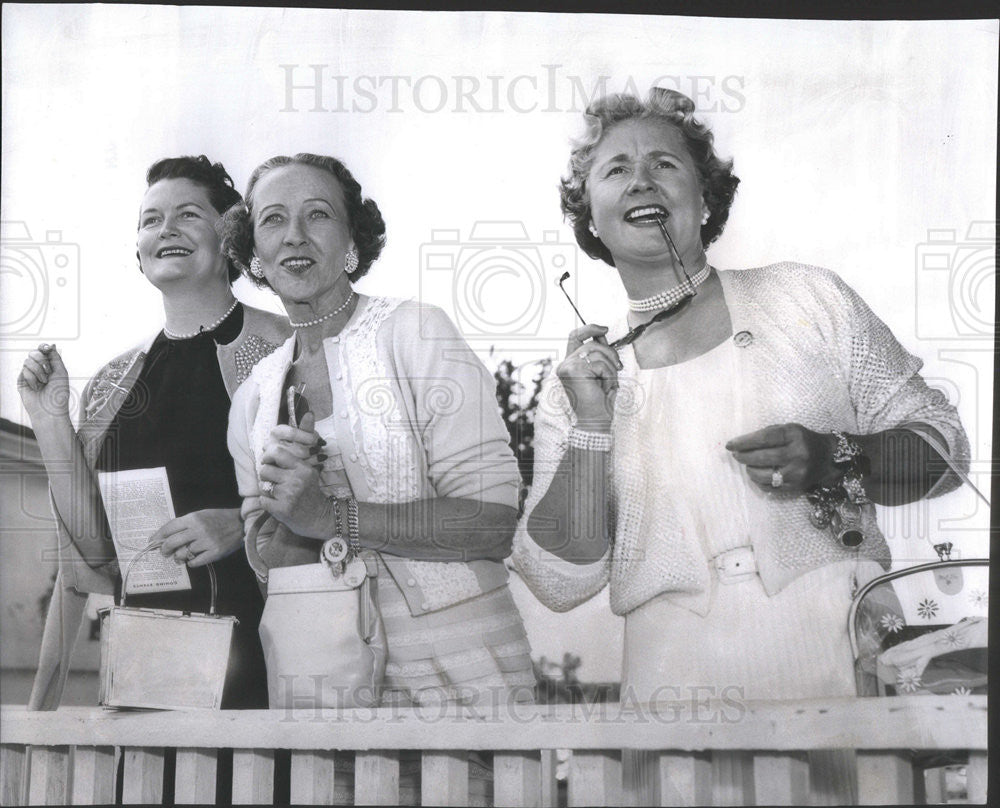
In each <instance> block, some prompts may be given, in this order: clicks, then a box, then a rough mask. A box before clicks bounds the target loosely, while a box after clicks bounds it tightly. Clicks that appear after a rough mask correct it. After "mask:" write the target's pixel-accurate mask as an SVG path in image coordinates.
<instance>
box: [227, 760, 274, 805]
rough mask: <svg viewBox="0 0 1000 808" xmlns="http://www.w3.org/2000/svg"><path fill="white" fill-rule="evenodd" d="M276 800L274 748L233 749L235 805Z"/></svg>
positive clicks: (268, 802) (269, 802)
mask: <svg viewBox="0 0 1000 808" xmlns="http://www.w3.org/2000/svg"><path fill="white" fill-rule="evenodd" d="M272 802H274V750H273V749H234V750H233V805H253V804H255V803H267V804H271V803H272Z"/></svg>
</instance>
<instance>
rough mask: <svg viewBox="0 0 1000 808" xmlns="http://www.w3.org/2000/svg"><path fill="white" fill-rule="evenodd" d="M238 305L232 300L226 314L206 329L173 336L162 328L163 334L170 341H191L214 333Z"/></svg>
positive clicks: (203, 327) (202, 327) (169, 331)
mask: <svg viewBox="0 0 1000 808" xmlns="http://www.w3.org/2000/svg"><path fill="white" fill-rule="evenodd" d="M239 304H240V301H238V300H236V299H234V300H233V305H232V306H230V307H229V308H228V309H227V310H226V313H225V314H223V315H222V316H221V317H220V318H219V319H218V320H216V321H215V322H214V323H212V324H211V325H210V326H208V327H207V328H206V327H205V326H203V325H201V326H198V330H197V331H192V332H191V333H190V334H175V333H174V332H173V331H171V330H170V329H169V328H167V327H166V326H163V333H164V334H166V335H167V336H168V337H170V339H192V338H194V337H197V336H198V335H199V334H204V333H205V332H206V331H215V329H216V328H218V327H219V326H220V325H222V323H223V321H224V320H225V319H226V318H227V317H228V316H229V315H230V314H232V313H233V312H234V311H236V307H237V306H238V305H239Z"/></svg>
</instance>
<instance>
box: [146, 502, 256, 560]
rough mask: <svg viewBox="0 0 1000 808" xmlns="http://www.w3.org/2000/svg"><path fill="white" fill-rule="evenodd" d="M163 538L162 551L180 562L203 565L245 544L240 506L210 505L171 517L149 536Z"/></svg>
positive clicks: (153, 540) (155, 539) (152, 540)
mask: <svg viewBox="0 0 1000 808" xmlns="http://www.w3.org/2000/svg"><path fill="white" fill-rule="evenodd" d="M149 541H150V543H151V544H152V543H153V542H156V541H162V542H163V546H162V547H160V552H161V553H162V554H163V555H165V556H170V557H172V558H173V559H174V561H176V562H177V563H178V564H187V565H188V566H189V567H203V566H205V564H211V563H212V562H213V561H218V560H219V559H220V558H225V557H226V556H228V555H230V554H231V553H233V552H235V551H236V550H238V549H239V548H240V547H241V546H242V544H243V522H242V521H241V520H240V509H239V508H208V509H206V510H202V511H192V512H191V513H188V514H185V515H184V516H178V517H177V518H176V519H171V520H170V521H169V522H167V523H166V524H165V525H164V526H163V527H161V528H160V529H159V530H158V531H156V533H155V534H154V535H153V537H152V538H151V539H150V540H149Z"/></svg>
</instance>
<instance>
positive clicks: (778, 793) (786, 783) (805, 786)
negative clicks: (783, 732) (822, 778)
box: [753, 752, 809, 805]
mask: <svg viewBox="0 0 1000 808" xmlns="http://www.w3.org/2000/svg"><path fill="white" fill-rule="evenodd" d="M753 784H754V796H755V804H756V805H808V804H809V758H808V756H807V755H806V754H805V753H801V754H776V753H771V752H757V753H756V754H755V755H754V758H753Z"/></svg>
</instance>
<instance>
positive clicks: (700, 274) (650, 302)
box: [628, 262, 712, 311]
mask: <svg viewBox="0 0 1000 808" xmlns="http://www.w3.org/2000/svg"><path fill="white" fill-rule="evenodd" d="M711 271H712V268H711V267H710V266H709V265H708V263H707V262H706V263H705V265H704V266H703V267H702V268H701V269H700V270H698V271H697V272H696V273H695V274H694V275H693V276H692V277H691V278H685V279H684V281H683V282H682V283H679V284H677V285H676V286H671V287H670V288H669V289H666V290H664V291H662V292H657V293H656V294H655V295H652V296H651V297H644V298H642V299H640V300H634V299H632V298H631V297H630V298H629V299H628V307H629V308H630V309H631V310H632V311H658V310H659V309H668V308H670V307H671V306H675V305H676V304H677V303H679V302H680V301H681V300H683V299H684V298H685V297H686V296H687V295H690V294H691V293H692V292H693V291H694V289H695V287H697V286H701V284H703V283H704V282H705V279H706V278H708V275H709V273H710V272H711Z"/></svg>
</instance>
